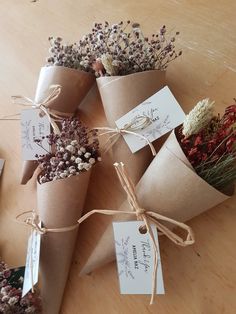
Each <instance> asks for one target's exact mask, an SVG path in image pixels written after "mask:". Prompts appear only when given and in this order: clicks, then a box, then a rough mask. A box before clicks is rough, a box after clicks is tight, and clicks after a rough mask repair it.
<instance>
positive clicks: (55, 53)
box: [21, 37, 95, 184]
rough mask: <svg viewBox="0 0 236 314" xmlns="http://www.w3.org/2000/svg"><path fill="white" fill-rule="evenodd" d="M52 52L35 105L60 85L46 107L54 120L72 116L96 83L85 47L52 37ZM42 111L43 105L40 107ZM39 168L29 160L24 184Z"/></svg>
mask: <svg viewBox="0 0 236 314" xmlns="http://www.w3.org/2000/svg"><path fill="white" fill-rule="evenodd" d="M49 42H50V45H51V47H50V50H49V57H48V58H47V63H46V66H44V67H42V68H41V70H40V74H39V79H38V84H37V89H36V94H35V99H34V104H36V105H38V106H40V105H42V104H44V103H45V99H46V98H47V96H48V95H49V94H50V87H51V86H54V85H57V86H60V92H59V93H58V95H57V97H54V98H53V99H51V100H50V102H47V103H46V104H45V106H46V107H47V108H46V109H47V111H48V113H49V114H50V115H52V116H54V117H57V118H58V117H59V118H60V117H62V118H63V117H64V118H65V117H68V116H72V115H73V114H74V113H75V112H76V110H77V108H78V105H79V104H80V103H81V102H82V100H83V99H84V97H85V96H86V94H87V93H88V91H89V89H90V88H91V86H92V85H93V83H94V80H95V78H94V75H93V74H92V70H91V67H89V63H88V56H87V53H86V51H85V50H84V47H83V46H81V45H80V44H79V43H78V44H73V45H67V44H64V43H63V42H62V39H61V38H59V37H57V38H53V37H50V38H49ZM41 109H42V106H41ZM36 167H37V162H36V161H31V160H26V161H25V162H24V166H23V174H22V178H21V184H26V183H27V182H28V180H29V179H30V178H31V177H32V175H33V173H34V170H35V169H36Z"/></svg>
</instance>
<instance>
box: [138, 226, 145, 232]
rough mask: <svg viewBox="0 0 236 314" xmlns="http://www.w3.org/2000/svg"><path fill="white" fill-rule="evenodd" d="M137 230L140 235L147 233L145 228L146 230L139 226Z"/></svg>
mask: <svg viewBox="0 0 236 314" xmlns="http://www.w3.org/2000/svg"><path fill="white" fill-rule="evenodd" d="M138 230H139V232H140V233H141V234H146V233H147V228H146V226H144V225H143V226H140V227H139V228H138Z"/></svg>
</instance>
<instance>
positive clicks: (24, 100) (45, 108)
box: [12, 85, 71, 134]
mask: <svg viewBox="0 0 236 314" xmlns="http://www.w3.org/2000/svg"><path fill="white" fill-rule="evenodd" d="M49 91H51V92H50V93H49V95H48V96H46V97H45V99H43V100H42V101H41V102H39V103H37V102H35V101H34V100H32V99H31V98H29V97H26V96H21V95H16V96H12V100H13V103H14V104H17V105H21V106H25V107H29V106H30V107H32V108H34V109H40V110H41V111H42V112H41V116H43V115H46V116H47V118H48V121H49V123H50V124H51V126H52V128H53V131H54V133H56V134H59V133H60V129H59V127H58V126H57V124H56V120H55V119H57V121H58V120H62V117H68V114H67V113H65V112H59V111H56V110H54V109H50V108H49V105H50V103H51V102H52V101H54V100H55V99H57V97H58V96H59V94H60V93H61V86H60V85H51V86H50V87H49ZM70 115H71V114H69V116H70Z"/></svg>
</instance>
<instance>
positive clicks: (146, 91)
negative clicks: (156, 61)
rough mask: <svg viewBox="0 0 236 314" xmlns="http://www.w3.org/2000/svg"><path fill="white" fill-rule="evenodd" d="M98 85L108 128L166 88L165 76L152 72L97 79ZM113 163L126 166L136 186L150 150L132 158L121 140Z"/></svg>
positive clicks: (147, 149)
mask: <svg viewBox="0 0 236 314" xmlns="http://www.w3.org/2000/svg"><path fill="white" fill-rule="evenodd" d="M97 84H98V89H99V92H100V95H101V98H102V103H103V107H104V111H105V115H106V118H107V121H108V125H109V126H110V127H116V124H115V121H116V120H118V119H119V118H121V117H122V116H123V115H125V114H126V113H127V112H129V111H130V110H132V109H133V108H135V107H136V106H138V105H139V104H141V103H142V102H143V101H144V100H146V99H147V98H148V97H150V96H152V95H153V94H155V93H156V92H157V91H158V90H160V89H161V88H162V87H164V86H165V72H161V71H158V70H154V71H146V72H139V73H134V74H130V75H126V76H111V77H100V78H98V79H97ZM113 159H114V161H124V162H125V164H126V166H127V168H128V169H129V174H130V177H131V178H132V180H133V182H134V184H136V183H137V182H138V181H139V179H140V178H141V176H142V175H143V173H144V171H145V169H146V168H147V166H148V165H149V163H150V162H151V160H152V154H151V151H150V148H149V147H145V148H143V149H142V150H140V151H138V152H136V153H135V154H132V152H131V151H130V149H129V147H128V145H127V144H126V142H125V141H124V139H123V138H120V139H119V140H118V141H117V142H116V144H114V146H113Z"/></svg>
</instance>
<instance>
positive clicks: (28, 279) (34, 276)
mask: <svg viewBox="0 0 236 314" xmlns="http://www.w3.org/2000/svg"><path fill="white" fill-rule="evenodd" d="M39 225H40V226H41V223H40V224H39ZM40 242H41V234H40V233H38V232H37V231H35V230H34V231H33V232H32V234H31V235H30V237H29V240H28V248H27V256H26V265H25V275H24V283H23V290H22V297H24V296H25V295H26V294H27V293H28V292H29V291H30V290H31V289H32V283H33V285H35V284H36V283H37V282H38V275H39V259H40Z"/></svg>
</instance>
